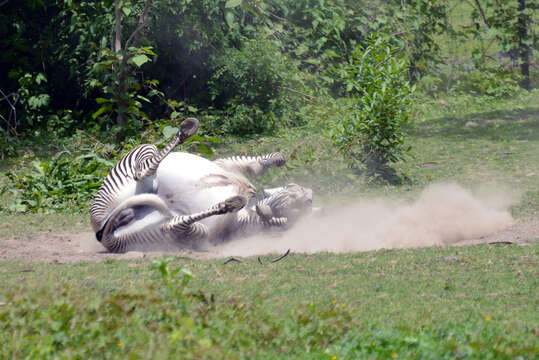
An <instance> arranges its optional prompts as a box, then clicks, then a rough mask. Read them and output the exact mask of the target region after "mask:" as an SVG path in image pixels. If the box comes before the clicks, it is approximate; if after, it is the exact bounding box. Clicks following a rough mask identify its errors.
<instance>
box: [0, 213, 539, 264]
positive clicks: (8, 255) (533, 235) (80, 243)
mask: <svg viewBox="0 0 539 360" xmlns="http://www.w3.org/2000/svg"><path fill="white" fill-rule="evenodd" d="M537 239H539V219H532V220H527V221H517V222H516V223H515V224H513V225H512V226H509V227H507V228H505V229H503V230H501V231H497V232H494V233H491V234H489V235H485V236H482V237H480V238H475V239H473V238H472V239H462V240H459V241H457V242H454V243H452V244H451V246H466V245H477V244H496V243H511V244H515V245H517V246H519V245H520V246H526V245H528V244H530V243H533V242H535V241H536V240H537ZM244 241H245V240H244ZM268 241H271V239H268ZM396 247H398V246H396ZM292 251H294V249H292ZM163 254H164V253H163V252H146V253H143V252H136V251H132V252H128V253H125V254H111V253H107V252H106V250H105V248H104V247H103V246H102V245H101V244H100V243H98V242H97V241H96V240H95V236H94V234H93V233H92V232H78V233H74V232H42V233H40V234H38V235H36V236H31V237H23V238H17V239H15V238H8V239H0V260H19V261H21V260H22V261H28V262H34V261H35V262H48V263H75V262H88V261H103V260H105V259H139V258H145V257H155V256H160V255H163ZM175 254H176V255H182V256H188V257H191V258H201V259H208V258H216V257H222V256H226V255H231V254H226V255H224V254H222V253H220V252H219V251H218V250H217V249H216V251H210V252H194V251H190V250H184V251H181V252H180V253H175ZM240 255H241V254H240Z"/></svg>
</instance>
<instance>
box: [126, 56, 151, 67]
mask: <svg viewBox="0 0 539 360" xmlns="http://www.w3.org/2000/svg"><path fill="white" fill-rule="evenodd" d="M148 61H150V58H149V57H147V56H146V55H144V54H140V55H135V56H133V57H132V58H131V59H129V62H130V63H132V64H135V65H136V66H137V67H141V66H142V65H144V64H146V63H147V62H148Z"/></svg>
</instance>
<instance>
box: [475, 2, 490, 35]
mask: <svg viewBox="0 0 539 360" xmlns="http://www.w3.org/2000/svg"><path fill="white" fill-rule="evenodd" d="M474 2H475V5H476V6H477V10H479V13H480V14H481V17H482V18H483V22H484V23H485V25H486V26H487V29H490V24H489V23H488V21H487V17H486V16H485V12H484V11H483V7H482V6H481V3H480V2H479V0H474Z"/></svg>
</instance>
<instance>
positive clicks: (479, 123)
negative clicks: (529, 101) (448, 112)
mask: <svg viewBox="0 0 539 360" xmlns="http://www.w3.org/2000/svg"><path fill="white" fill-rule="evenodd" d="M415 133H416V134H417V135H419V136H449V137H482V138H486V139H490V140H494V141H503V140H528V141H539V108H527V109H519V110H506V111H488V112H483V113H474V114H467V115H455V116H444V117H441V118H437V119H433V120H428V121H426V122H424V123H423V124H421V126H418V128H417V129H416V131H415Z"/></svg>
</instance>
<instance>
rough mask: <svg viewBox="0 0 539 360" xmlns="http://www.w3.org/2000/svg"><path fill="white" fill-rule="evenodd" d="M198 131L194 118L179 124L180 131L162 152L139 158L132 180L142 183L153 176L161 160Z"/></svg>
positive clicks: (196, 121)
mask: <svg viewBox="0 0 539 360" xmlns="http://www.w3.org/2000/svg"><path fill="white" fill-rule="evenodd" d="M197 131H198V120H197V119H195V118H187V119H185V120H184V121H182V123H181V124H180V130H178V132H177V133H176V135H174V137H173V138H172V140H171V141H170V142H169V143H168V145H167V146H165V147H164V148H163V150H161V151H159V152H157V151H155V152H154V153H153V154H152V156H148V157H144V158H141V159H140V161H137V162H136V163H135V174H134V179H135V180H136V181H143V180H144V179H145V178H147V177H148V176H151V175H153V174H155V172H156V171H157V168H158V167H159V164H160V163H161V161H163V159H164V158H165V157H166V156H167V155H168V154H169V153H170V152H171V151H172V150H173V149H174V148H175V147H176V146H178V145H180V144H182V143H184V142H185V141H186V140H187V139H188V138H189V137H191V136H193V135H194V134H195V133H196V132H197Z"/></svg>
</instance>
